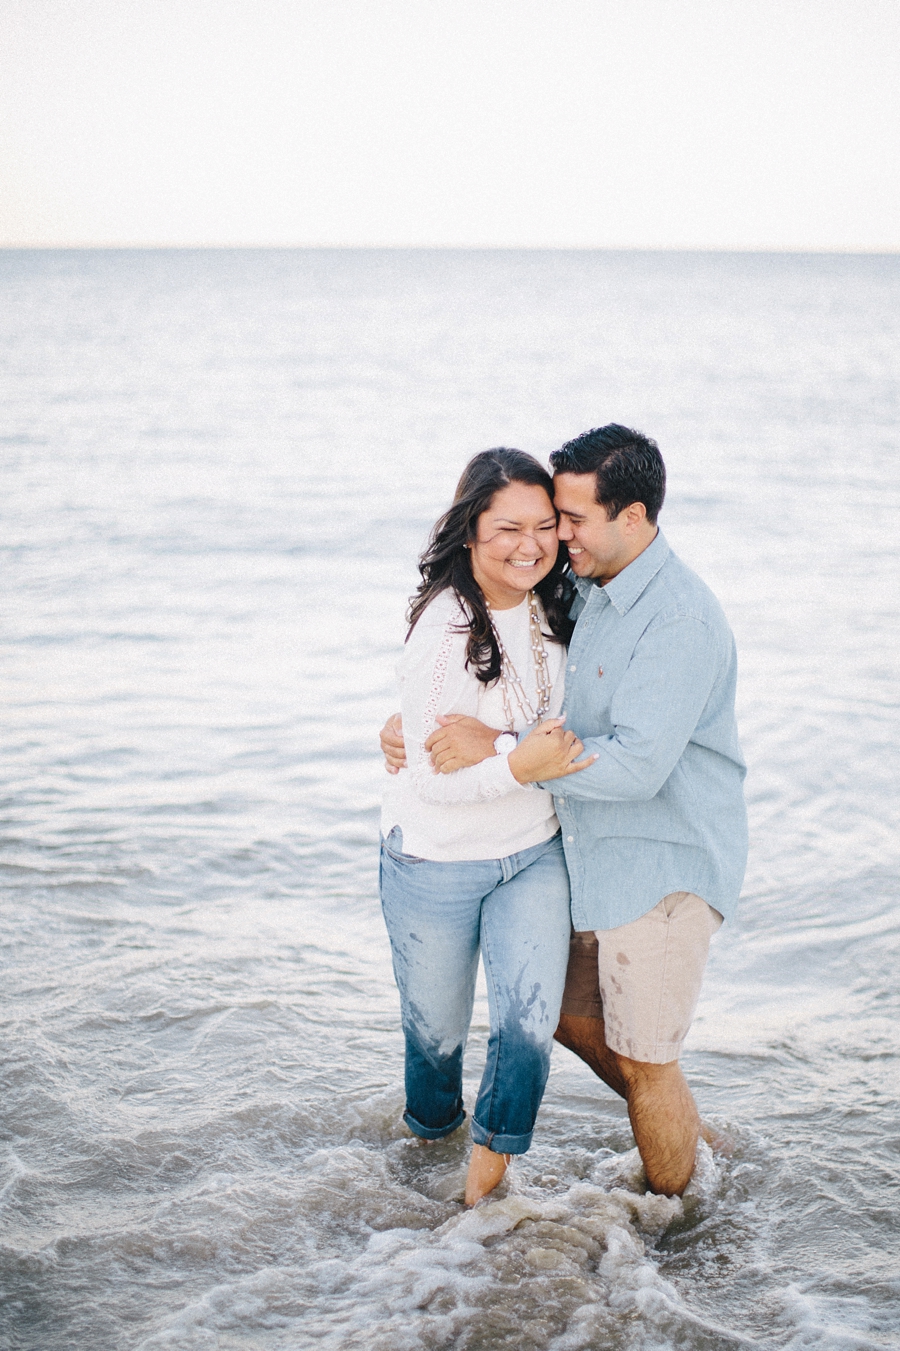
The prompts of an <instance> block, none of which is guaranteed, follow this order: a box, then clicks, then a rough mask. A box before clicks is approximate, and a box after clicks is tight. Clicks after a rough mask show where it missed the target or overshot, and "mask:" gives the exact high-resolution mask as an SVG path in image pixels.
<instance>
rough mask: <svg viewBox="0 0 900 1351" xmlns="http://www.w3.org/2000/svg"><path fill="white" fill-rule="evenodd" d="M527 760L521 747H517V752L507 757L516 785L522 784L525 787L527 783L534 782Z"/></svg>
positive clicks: (512, 752)
mask: <svg viewBox="0 0 900 1351" xmlns="http://www.w3.org/2000/svg"><path fill="white" fill-rule="evenodd" d="M525 759H526V757H525V756H524V755H523V753H522V747H521V746H516V748H515V750H514V751H510V753H509V755H508V756H507V757H506V763H507V764H508V765H509V772H510V774H511V775H512V776H513V778H514V779H515V781H516V783H520V784H522V785H523V786H524V785H525V784H527V783H533V782H534V780H533V779H532V778H531V776H530V774H529V772H528V768H527V766H526V764H525Z"/></svg>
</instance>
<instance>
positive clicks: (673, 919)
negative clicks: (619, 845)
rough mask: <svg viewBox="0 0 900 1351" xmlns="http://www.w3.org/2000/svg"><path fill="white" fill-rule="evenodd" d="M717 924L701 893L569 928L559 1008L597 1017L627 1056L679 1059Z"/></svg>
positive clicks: (648, 1060) (677, 894)
mask: <svg viewBox="0 0 900 1351" xmlns="http://www.w3.org/2000/svg"><path fill="white" fill-rule="evenodd" d="M721 923H722V916H721V915H720V914H719V912H718V910H713V908H712V906H710V905H707V903H706V901H703V900H701V899H700V897H699V896H695V895H694V894H693V893H692V892H690V891H673V892H672V894H671V895H669V896H665V897H663V899H662V900H661V901H660V902H659V905H655V906H654V907H653V909H652V910H648V912H647V914H646V915H641V917H640V919H636V920H633V921H632V922H631V924H621V925H619V927H618V928H616V929H598V930H597V931H596V933H593V932H591V931H590V930H588V931H587V932H585V933H573V934H572V938H571V942H570V945H569V968H568V971H567V972H566V988H565V993H564V994H563V1001H562V1012H563V1013H567V1014H569V1015H570V1016H572V1017H576V1018H578V1017H580V1018H602V1019H603V1021H604V1024H605V1032H606V1044H607V1046H609V1048H610V1049H611V1050H613V1051H615V1052H616V1053H617V1054H618V1055H624V1056H627V1057H628V1059H629V1060H641V1061H643V1062H644V1063H645V1064H650V1065H665V1064H668V1062H669V1061H670V1060H677V1059H678V1056H679V1054H680V1052H681V1046H682V1042H683V1041H684V1039H685V1037H686V1036H687V1033H688V1029H689V1027H690V1025H691V1021H692V1019H693V1017H694V1010H695V1008H696V1007H697V1000H698V998H699V996H700V984H701V982H702V980H703V972H704V970H705V969H706V959H707V956H708V955H709V940H710V938H711V937H712V935H713V934H714V933H715V932H716V930H717V929H718V928H719V925H720V924H721Z"/></svg>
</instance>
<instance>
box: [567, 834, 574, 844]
mask: <svg viewBox="0 0 900 1351" xmlns="http://www.w3.org/2000/svg"><path fill="white" fill-rule="evenodd" d="M566 840H567V841H568V843H569V844H574V843H575V836H574V835H567V836H566Z"/></svg>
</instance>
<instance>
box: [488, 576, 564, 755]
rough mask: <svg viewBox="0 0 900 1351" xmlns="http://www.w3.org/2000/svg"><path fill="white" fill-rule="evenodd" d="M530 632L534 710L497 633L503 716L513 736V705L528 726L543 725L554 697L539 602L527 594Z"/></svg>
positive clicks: (495, 632) (533, 595) (530, 593)
mask: <svg viewBox="0 0 900 1351" xmlns="http://www.w3.org/2000/svg"><path fill="white" fill-rule="evenodd" d="M528 629H529V632H530V634H531V660H532V661H533V663H534V680H535V685H536V686H537V708H534V707H533V706H532V703H531V700H530V699H529V698H528V695H527V694H526V692H525V686H524V685H523V684H522V678H521V676H520V675H519V673H518V671H517V670H516V668H515V666H514V665H513V663H512V661H511V660H510V656H509V653H508V652H507V650H506V648H505V647H504V645H503V639H502V638H501V637H500V635H499V633H498V632H497V630H496V628H495V629H494V636H495V637H496V639H497V646H498V647H499V648H500V680H499V682H498V683H499V685H500V698H501V699H502V700H503V716H504V717H505V718H506V727H507V730H508V731H510V732H513V731H515V717H514V715H513V704H515V706H516V708H517V710H518V712H519V713H520V714H521V716H522V717H523V718H524V719H525V722H526V724H530V723H533V722H543V720H544V718H546V716H547V714H548V713H549V711H550V696H551V695H552V693H553V687H552V685H551V683H550V668H549V666H548V663H547V649H546V647H545V646H544V635H543V633H542V632H541V617H540V615H539V614H538V606H537V599H536V597H535V594H534V592H533V591H529V592H528Z"/></svg>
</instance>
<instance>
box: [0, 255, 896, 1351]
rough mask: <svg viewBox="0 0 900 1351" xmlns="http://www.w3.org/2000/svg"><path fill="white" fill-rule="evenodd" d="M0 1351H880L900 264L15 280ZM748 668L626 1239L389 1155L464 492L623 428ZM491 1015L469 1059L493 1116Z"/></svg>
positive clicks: (532, 1163)
mask: <svg viewBox="0 0 900 1351" xmlns="http://www.w3.org/2000/svg"><path fill="white" fill-rule="evenodd" d="M0 335H2V336H0V384H2V402H0V458H2V468H0V553H2V565H3V587H2V598H0V605H2V627H0V663H2V668H0V676H2V689H3V714H4V716H3V753H2V784H0V837H2V852H0V867H2V886H3V901H2V906H3V908H2V916H3V923H2V941H3V948H2V959H3V992H4V993H3V999H2V1003H0V1016H2V1023H3V1026H2V1052H0V1079H2V1092H0V1300H2V1302H0V1328H2V1338H3V1339H4V1342H3V1344H4V1345H5V1346H8V1347H10V1348H11V1351H64V1349H65V1351H69V1349H70V1348H78V1351H82V1349H84V1351H87V1349H88V1348H89V1349H90V1351H164V1349H165V1351H207V1348H216V1349H221V1351H294V1349H295V1348H297V1349H299V1348H321V1349H322V1351H343V1349H344V1348H366V1351H419V1349H420V1348H423V1349H427V1351H444V1349H445V1348H446V1349H447V1351H449V1348H454V1349H456V1348H459V1349H460V1351H463V1349H464V1351H494V1349H499V1348H510V1351H600V1349H601V1348H603V1349H604V1351H605V1349H606V1348H610V1349H613V1348H615V1351H619V1349H621V1351H675V1348H687V1349H688V1351H714V1349H715V1351H719V1349H720V1348H721V1349H722V1351H724V1349H725V1348H729V1349H730V1348H745V1347H758V1348H773V1349H774V1348H779V1349H781V1348H783V1349H785V1351H787V1349H790V1351H801V1349H802V1351H807V1349H809V1351H819V1349H820V1348H821V1349H823V1351H849V1349H850V1348H853V1349H854V1351H862V1349H863V1348H884V1347H896V1346H898V1345H900V1109H898V1098H900V1034H898V1023H900V996H898V976H897V972H898V969H900V918H898V893H900V832H898V825H900V819H898V818H900V807H898V803H900V757H898V731H900V728H898V723H900V718H898V695H900V671H898V667H900V661H898V648H900V643H898V638H897V633H898V622H900V534H898V526H897V521H898V516H900V454H898V423H900V394H898V390H900V383H898V377H900V258H898V257H834V256H815V257H813V256H799V255H798V256H762V255H760V256H754V255H740V256H738V255H733V256H729V255H700V254H695V255H691V254H681V255H678V254H675V255H664V254H602V253H601V254H593V253H490V252H485V253H478V252H472V253H469V252H435V253H428V252H414V253H412V252H411V253H405V252H352V251H350V252H328V251H310V252H305V251H285V252H277V251H274V252H254V251H236V252H228V251H221V252H129V251H125V252H97V253H91V252H59V253H53V252H40V253H38V252H34V253H29V252H6V253H0ZM611 420H616V421H622V422H626V423H629V424H631V425H635V426H638V427H641V428H642V429H643V430H645V431H647V432H648V433H650V434H652V435H654V436H655V437H656V438H657V439H658V440H659V442H660V445H661V447H662V449H663V453H664V455H665V457H666V460H667V464H668V467H669V476H670V489H669V499H668V502H667V505H666V508H665V511H664V514H663V518H662V523H663V527H664V529H665V531H666V533H667V535H668V537H669V539H670V541H671V542H672V544H673V545H674V547H675V548H676V549H677V550H678V551H679V553H680V554H681V555H682V556H683V557H684V558H685V559H686V560H687V561H688V562H689V563H691V564H692V565H693V566H695V567H696V568H697V570H698V571H699V572H700V573H701V574H702V575H703V576H704V578H705V579H706V580H707V581H708V582H709V583H710V584H711V585H712V587H713V588H714V590H715V591H716V592H717V594H718V595H719V597H720V598H721V600H722V602H723V604H724V606H725V609H726V612H727V613H728V615H729V617H730V619H731V622H732V624H733V627H734V630H735V633H736V636H737V640H738V645H739V652H740V659H741V682H740V692H739V719H740V726H741V731H742V737H743V742H744V747H745V752H746V755H747V759H748V763H749V767H750V772H749V777H748V781H747V791H748V799H749V806H750V815H751V828H752V843H751V857H750V866H749V871H748V875H747V882H746V887H745V894H744V898H743V902H742V906H741V910H740V914H739V918H738V921H737V922H736V924H735V925H733V926H727V927H726V930H725V931H724V932H722V933H721V934H720V935H719V936H718V937H717V939H716V940H715V944H714V950H713V954H712V957H711V960H710V965H709V969H708V974H707V979H706V983H705V986H704V994H703V998H702V1001H701V1005H700V1009H699V1012H698V1016H697V1020H696V1023H695V1025H694V1028H693V1030H692V1033H691V1036H690V1038H689V1041H688V1045H687V1049H686V1053H685V1057H684V1066H685V1069H686V1072H687V1074H688V1077H689V1079H690V1082H691V1084H692V1085H693V1087H694V1090H695V1094H696V1096H697V1099H698V1102H699V1104H700V1107H701V1111H702V1113H703V1114H704V1116H706V1117H707V1119H708V1120H710V1121H712V1122H713V1123H715V1124H717V1125H718V1126H720V1127H722V1128H724V1129H725V1130H727V1131H728V1132H729V1133H730V1134H731V1136H732V1137H733V1139H734V1149H733V1152H732V1154H731V1156H730V1157H722V1156H720V1155H715V1156H714V1155H712V1154H710V1153H709V1152H708V1151H705V1150H704V1151H703V1152H702V1154H701V1156H700V1158H699V1161H698V1169H697V1174H696V1177H695V1180H694V1182H693V1183H692V1186H691V1188H690V1191H689V1194H688V1195H687V1196H686V1197H685V1198H684V1200H683V1201H681V1200H668V1199H665V1198H657V1197H653V1196H651V1195H648V1194H647V1193H646V1189H645V1187H644V1184H643V1181H642V1176H641V1171H640V1165H639V1161H638V1159H637V1156H636V1153H635V1151H634V1148H633V1140H632V1137H631V1134H630V1131H629V1127H628V1121H627V1116H626V1114H625V1112H624V1109H623V1107H622V1105H621V1104H620V1102H619V1101H618V1100H617V1099H616V1098H615V1097H614V1096H613V1095H612V1094H611V1093H610V1092H609V1090H607V1089H606V1088H605V1087H604V1086H603V1085H601V1084H600V1083H599V1082H598V1081H597V1080H595V1079H594V1078H593V1076H592V1075H591V1074H590V1073H589V1072H588V1071H587V1069H586V1068H585V1067H583V1066H582V1065H581V1064H580V1063H579V1062H577V1061H576V1060H575V1059H574V1057H572V1056H571V1055H569V1054H568V1053H567V1052H565V1051H563V1050H562V1049H559V1048H558V1049H557V1050H556V1052H555V1054H554V1061H553V1069H552V1073H551V1078H550V1083H549V1087H548V1091H547V1095H546V1099H545V1102H544V1106H543V1108H542V1112H541V1116H540V1119H539V1123H538V1131H537V1135H536V1141H535V1146H534V1148H533V1150H532V1151H531V1153H530V1154H528V1155H527V1156H525V1157H524V1158H522V1159H521V1160H519V1161H517V1162H516V1163H515V1165H514V1167H513V1168H512V1169H511V1171H510V1174H509V1176H508V1180H507V1181H505V1182H504V1184H503V1186H502V1187H501V1189H500V1191H499V1192H498V1194H497V1198H496V1199H494V1200H492V1201H490V1202H489V1203H487V1204H485V1205H484V1206H482V1207H479V1208H478V1209H477V1210H476V1211H474V1212H465V1211H464V1209H463V1207H462V1206H461V1204H460V1194H461V1187H462V1181H463V1178H464V1174H465V1165H466V1155H467V1150H468V1141H467V1138H466V1135H465V1132H460V1133H459V1134H458V1137H454V1138H452V1139H450V1140H449V1141H447V1142H445V1143H443V1144H441V1145H440V1146H438V1147H436V1148H434V1149H430V1150H425V1149H422V1148H421V1147H420V1146H419V1145H417V1144H416V1143H415V1142H414V1141H413V1140H412V1139H411V1138H410V1137H409V1135H408V1133H407V1132H406V1130H405V1128H404V1127H403V1125H402V1123H401V1121H400V1112H401V1108H402V1046H401V1038H400V1034H399V1028H398V1005H397V997H396V993H395V990H394V987H393V983H392V979H391V971H390V960H389V951H388V944H387V940H386V937H385V935H384V933H383V930H382V925H381V920H380V914H379V909H378V901H377V895H376V841H377V833H378V832H377V819H378V803H379V797H380V792H381V785H382V775H383V770H382V768H381V764H380V760H379V755H378V749H377V730H378V728H379V726H380V725H381V722H382V721H383V718H384V716H385V715H386V714H387V713H388V712H390V711H391V709H392V708H393V707H394V705H395V703H396V696H395V693H394V689H393V663H394V661H395V658H396V655H397V652H398V650H399V647H400V644H401V642H402V634H403V624H402V616H403V610H404V606H405V602H406V598H407V596H408V594H409V592H410V591H411V590H412V588H413V585H414V582H415V577H416V572H415V560H416V556H417V553H418V550H419V548H420V547H421V545H422V543H423V541H424V538H425V536H426V534H427V531H428V528H429V526H430V524H431V522H432V520H433V519H434V518H435V516H436V515H437V514H438V513H439V512H440V511H441V510H442V509H443V508H444V506H445V505H446V503H447V501H448V498H449V494H450V492H451V490H452V487H453V484H454V482H455V479H456V477H457V475H458V472H459V470H460V468H461V467H462V465H463V463H464V462H465V460H466V459H467V457H468V456H469V455H470V454H471V453H472V452H473V451H475V450H477V449H481V448H484V447H486V446H490V445H496V444H507V445H516V446H520V447H522V448H523V449H527V450H530V451H532V452H534V453H536V454H538V455H540V456H546V454H548V453H549V451H551V450H552V449H554V448H555V446H557V445H558V444H560V442H561V441H562V440H563V439H566V438H567V437H569V436H571V435H574V434H576V433H577V432H579V431H582V430H584V429H585V428H586V427H589V426H595V425H598V424H600V423H603V422H606V421H611ZM486 1022H487V1012H486V1004H485V1001H484V999H483V997H482V996H479V1001H478V1004H477V1007H476V1016H475V1024H474V1027H473V1032H472V1038H471V1042H470V1047H469V1052H468V1057H467V1076H468V1078H469V1081H470V1093H469V1099H470V1101H471V1097H472V1094H471V1085H474V1084H475V1083H476V1082H477V1079H478V1077H479V1074H480V1067H481V1060H482V1057H483V1052H484V1046H485V1039H486Z"/></svg>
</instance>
